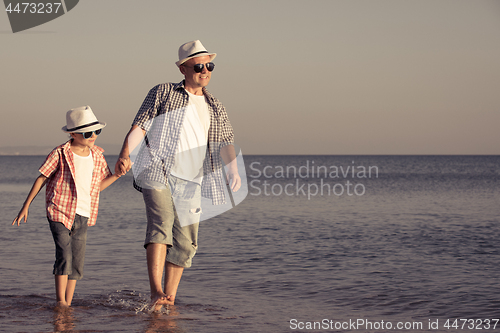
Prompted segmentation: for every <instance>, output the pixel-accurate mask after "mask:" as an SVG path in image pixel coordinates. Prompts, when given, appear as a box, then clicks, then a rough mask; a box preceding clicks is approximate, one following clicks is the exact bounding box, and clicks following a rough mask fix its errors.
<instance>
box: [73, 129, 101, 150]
mask: <svg viewBox="0 0 500 333" xmlns="http://www.w3.org/2000/svg"><path fill="white" fill-rule="evenodd" d="M71 137H72V138H73V140H74V143H76V144H77V145H80V146H86V147H88V148H89V149H92V147H94V143H95V140H96V139H97V135H96V134H95V133H92V136H91V137H89V138H88V139H85V138H84V137H83V133H71Z"/></svg>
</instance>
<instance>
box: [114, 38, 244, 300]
mask: <svg viewBox="0 0 500 333" xmlns="http://www.w3.org/2000/svg"><path fill="white" fill-rule="evenodd" d="M215 56H216V54H215V53H208V51H207V50H206V49H205V47H203V45H202V44H201V42H200V41H199V40H196V41H193V42H188V43H185V44H183V45H182V46H181V47H180V48H179V61H177V62H176V65H177V66H178V67H179V70H180V72H181V73H182V74H183V75H184V80H183V81H182V82H180V83H177V84H174V83H165V84H159V85H157V86H155V87H154V88H152V89H151V90H150V91H149V93H148V95H147V96H146V98H145V100H144V102H143V104H142V106H141V108H140V109H139V111H138V113H137V115H136V117H135V119H134V122H133V124H132V128H131V129H130V131H129V133H128V134H127V136H126V138H125V141H124V143H123V147H122V150H121V153H120V158H119V160H118V162H117V168H118V169H119V170H121V171H122V172H126V171H128V170H129V169H130V168H132V164H133V169H134V170H133V171H134V187H135V188H136V189H138V190H139V191H141V192H142V193H143V197H144V202H145V204H146V213H147V220H148V226H147V231H146V240H145V243H144V247H145V248H146V254H147V264H148V274H149V281H150V288H151V301H152V303H153V304H155V306H156V308H157V309H159V308H161V306H162V305H165V304H174V301H175V296H176V293H177V289H178V286H179V283H180V280H181V277H182V273H183V271H184V268H188V267H190V266H191V260H192V258H193V256H194V254H195V252H196V249H197V246H198V243H197V238H198V224H199V218H200V214H201V208H200V201H201V195H203V196H204V197H208V198H211V199H212V203H213V204H222V203H225V194H224V190H223V188H224V186H225V184H224V183H225V182H227V184H230V188H231V190H232V191H233V192H236V191H237V190H238V189H239V188H240V186H241V178H240V176H239V175H238V169H237V163H236V154H235V149H234V146H233V143H234V134H233V129H232V127H231V124H230V122H229V119H228V117H227V114H226V110H225V108H224V106H223V105H222V104H221V103H220V102H219V101H218V100H217V99H216V98H215V97H214V96H213V95H212V94H211V93H209V92H208V91H207V90H206V88H205V87H206V86H207V85H208V83H209V82H210V79H211V75H212V71H213V69H214V67H215V65H214V64H213V63H212V60H213V59H214V58H215ZM139 144H140V149H139V153H138V155H137V158H136V159H135V161H134V163H132V162H131V159H130V153H131V152H132V151H133V150H134V149H135V148H136V147H138V146H139ZM219 156H221V157H222V159H223V161H224V163H225V164H226V166H227V167H228V173H227V177H226V180H224V179H223V177H222V174H223V173H222V163H221V161H220V158H219ZM165 261H166V265H165ZM164 269H165V281H164V286H163V288H162V285H161V281H162V276H163V271H164Z"/></svg>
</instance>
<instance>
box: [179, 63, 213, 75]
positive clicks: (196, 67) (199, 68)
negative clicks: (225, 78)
mask: <svg viewBox="0 0 500 333" xmlns="http://www.w3.org/2000/svg"><path fill="white" fill-rule="evenodd" d="M184 66H186V65H184ZM205 66H207V71H209V72H211V71H213V70H214V68H215V64H214V63H213V62H207V63H206V64H196V65H194V66H193V67H189V66H186V67H189V68H192V69H193V70H194V71H195V73H201V72H202V71H203V68H204V67H205Z"/></svg>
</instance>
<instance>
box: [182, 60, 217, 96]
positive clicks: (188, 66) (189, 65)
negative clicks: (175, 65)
mask: <svg viewBox="0 0 500 333" xmlns="http://www.w3.org/2000/svg"><path fill="white" fill-rule="evenodd" d="M207 62H210V56H202V57H196V58H193V59H189V60H188V61H186V62H185V63H184V64H182V65H181V67H180V70H181V73H182V74H184V77H185V80H186V87H192V88H195V89H196V88H203V87H206V86H207V85H208V83H209V82H210V77H211V75H212V72H209V71H208V70H207V68H206V66H203V70H202V71H201V73H196V72H195V71H194V69H193V66H194V65H196V64H206V63H207Z"/></svg>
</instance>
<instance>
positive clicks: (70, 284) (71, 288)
mask: <svg viewBox="0 0 500 333" xmlns="http://www.w3.org/2000/svg"><path fill="white" fill-rule="evenodd" d="M55 280H56V299H57V306H60V307H68V306H71V302H72V301H73V295H74V294H75V288H76V280H68V276H67V275H55Z"/></svg>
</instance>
